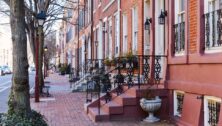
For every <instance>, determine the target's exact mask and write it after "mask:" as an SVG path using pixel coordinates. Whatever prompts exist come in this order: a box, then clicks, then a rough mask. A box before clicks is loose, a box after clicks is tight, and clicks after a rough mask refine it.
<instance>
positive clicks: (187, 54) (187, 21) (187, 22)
mask: <svg viewBox="0 0 222 126" xmlns="http://www.w3.org/2000/svg"><path fill="white" fill-rule="evenodd" d="M185 5H187V6H186V13H185V14H186V18H185V19H186V23H185V25H186V27H185V28H186V32H185V38H187V39H185V40H186V41H185V43H186V64H189V42H188V41H189V34H188V32H187V31H189V27H188V26H189V18H188V15H189V13H188V10H189V8H188V7H189V0H188V1H187V4H185Z"/></svg>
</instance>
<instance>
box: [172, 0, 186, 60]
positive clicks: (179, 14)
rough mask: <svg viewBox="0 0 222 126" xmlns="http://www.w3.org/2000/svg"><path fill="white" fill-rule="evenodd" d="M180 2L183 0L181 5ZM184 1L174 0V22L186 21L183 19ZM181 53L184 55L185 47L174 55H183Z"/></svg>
mask: <svg viewBox="0 0 222 126" xmlns="http://www.w3.org/2000/svg"><path fill="white" fill-rule="evenodd" d="M182 2H184V5H182ZM186 2H187V0H175V6H174V7H175V10H174V14H175V22H174V24H179V23H181V22H186V21H185V10H186ZM182 6H184V9H182ZM184 30H185V29H184ZM178 37H180V36H178ZM184 37H185V36H184ZM184 41H185V40H184ZM185 43H186V42H185ZM183 55H185V48H184V50H183V51H180V52H175V56H183Z"/></svg>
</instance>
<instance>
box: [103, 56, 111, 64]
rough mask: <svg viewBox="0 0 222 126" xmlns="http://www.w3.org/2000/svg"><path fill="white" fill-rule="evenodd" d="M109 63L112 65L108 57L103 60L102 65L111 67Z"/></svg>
mask: <svg viewBox="0 0 222 126" xmlns="http://www.w3.org/2000/svg"><path fill="white" fill-rule="evenodd" d="M111 63H112V61H111V60H110V59H109V58H108V57H107V58H106V59H105V60H104V64H105V65H106V66H111Z"/></svg>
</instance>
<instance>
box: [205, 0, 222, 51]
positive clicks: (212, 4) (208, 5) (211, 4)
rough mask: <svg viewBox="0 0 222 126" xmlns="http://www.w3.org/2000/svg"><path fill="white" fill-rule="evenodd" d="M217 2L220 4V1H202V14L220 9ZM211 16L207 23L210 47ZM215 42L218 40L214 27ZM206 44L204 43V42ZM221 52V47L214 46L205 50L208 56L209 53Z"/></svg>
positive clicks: (221, 0)
mask: <svg viewBox="0 0 222 126" xmlns="http://www.w3.org/2000/svg"><path fill="white" fill-rule="evenodd" d="M219 2H222V0H204V14H206V13H209V12H212V11H215V10H218V9H219V8H220V5H219ZM215 17H216V18H215V22H216V21H217V13H215ZM211 20H212V19H211V15H210V17H209V23H210V35H209V37H210V45H212V43H213V42H212V22H211ZM215 34H216V36H215V41H217V40H218V38H217V29H216V27H215ZM205 42H206V41H205ZM218 52H222V46H216V47H210V48H207V47H206V48H205V53H207V54H210V53H218Z"/></svg>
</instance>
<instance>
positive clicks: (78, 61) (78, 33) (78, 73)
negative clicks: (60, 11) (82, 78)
mask: <svg viewBox="0 0 222 126" xmlns="http://www.w3.org/2000/svg"><path fill="white" fill-rule="evenodd" d="M77 4H78V14H77V15H78V25H77V26H78V35H77V77H79V60H80V59H79V0H78V1H77Z"/></svg>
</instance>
